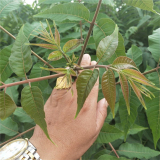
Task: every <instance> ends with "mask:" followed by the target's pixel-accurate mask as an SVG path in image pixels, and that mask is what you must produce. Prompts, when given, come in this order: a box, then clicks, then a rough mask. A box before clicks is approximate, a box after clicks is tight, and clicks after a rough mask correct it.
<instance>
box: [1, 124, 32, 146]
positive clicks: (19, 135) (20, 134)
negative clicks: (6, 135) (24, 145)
mask: <svg viewBox="0 0 160 160" xmlns="http://www.w3.org/2000/svg"><path fill="white" fill-rule="evenodd" d="M34 128H35V127H32V128H30V129H28V130H26V131H24V132H22V133H19V134H18V135H16V136H15V137H13V138H11V139H9V140H8V141H5V142H3V143H1V144H0V147H1V146H3V145H4V144H6V143H8V142H10V141H12V140H14V139H16V138H18V137H21V136H22V135H24V134H26V133H28V132H30V131H32V130H33V129H34Z"/></svg>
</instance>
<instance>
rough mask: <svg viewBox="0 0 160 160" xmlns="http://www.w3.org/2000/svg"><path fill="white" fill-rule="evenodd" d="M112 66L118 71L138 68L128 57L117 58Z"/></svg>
mask: <svg viewBox="0 0 160 160" xmlns="http://www.w3.org/2000/svg"><path fill="white" fill-rule="evenodd" d="M112 66H113V67H115V68H117V69H120V70H121V69H126V68H137V66H136V64H135V63H134V61H133V60H132V59H130V58H128V57H125V56H120V57H118V58H116V59H115V60H114V61H113V63H112Z"/></svg>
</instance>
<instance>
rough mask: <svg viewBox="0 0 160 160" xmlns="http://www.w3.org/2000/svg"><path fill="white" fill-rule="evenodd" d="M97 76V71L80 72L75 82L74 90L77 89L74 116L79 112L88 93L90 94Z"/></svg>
mask: <svg viewBox="0 0 160 160" xmlns="http://www.w3.org/2000/svg"><path fill="white" fill-rule="evenodd" d="M98 75H99V71H98V70H97V69H94V70H93V71H92V70H89V69H87V70H84V71H82V72H81V73H80V74H79V76H78V78H77V81H76V88H77V95H78V97H77V103H78V108H77V112H76V116H77V115H78V113H79V112H80V110H81V108H82V107H83V104H84V102H85V100H86V98H87V97H88V95H89V93H90V92H91V90H92V88H93V86H94V84H95V83H96V81H97V78H98Z"/></svg>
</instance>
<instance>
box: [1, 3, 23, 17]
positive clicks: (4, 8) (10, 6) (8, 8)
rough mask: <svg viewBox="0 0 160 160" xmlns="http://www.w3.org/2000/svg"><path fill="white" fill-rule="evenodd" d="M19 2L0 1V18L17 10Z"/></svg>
mask: <svg viewBox="0 0 160 160" xmlns="http://www.w3.org/2000/svg"><path fill="white" fill-rule="evenodd" d="M20 2H21V1H20V0H1V1H0V18H2V17H5V16H6V15H7V14H8V13H10V12H12V11H14V10H16V9H18V7H19V5H20Z"/></svg>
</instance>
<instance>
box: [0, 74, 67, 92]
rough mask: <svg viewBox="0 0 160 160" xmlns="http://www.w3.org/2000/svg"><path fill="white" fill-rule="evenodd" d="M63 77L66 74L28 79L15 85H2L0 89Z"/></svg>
mask: <svg viewBox="0 0 160 160" xmlns="http://www.w3.org/2000/svg"><path fill="white" fill-rule="evenodd" d="M63 75H64V74H54V75H50V76H44V77H39V78H33V79H27V80H24V81H19V82H14V83H9V84H5V85H2V86H0V89H2V88H5V87H12V86H16V85H21V84H25V83H29V82H30V83H32V82H37V81H43V80H47V79H52V78H56V77H60V76H63Z"/></svg>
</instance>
